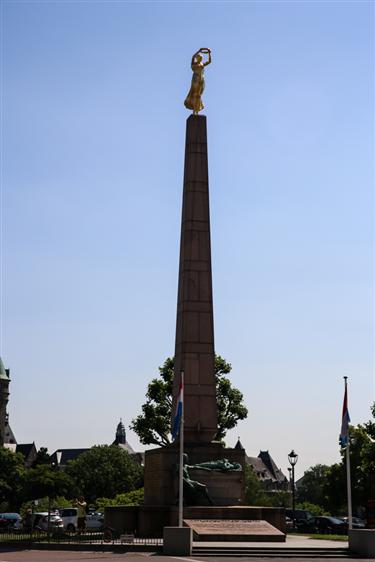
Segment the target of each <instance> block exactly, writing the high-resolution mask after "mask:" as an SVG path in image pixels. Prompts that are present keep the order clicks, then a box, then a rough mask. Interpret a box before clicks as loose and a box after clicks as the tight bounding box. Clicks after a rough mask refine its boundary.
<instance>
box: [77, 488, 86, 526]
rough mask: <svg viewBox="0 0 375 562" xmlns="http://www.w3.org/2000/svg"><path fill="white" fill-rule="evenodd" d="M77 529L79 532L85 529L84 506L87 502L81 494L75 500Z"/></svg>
mask: <svg viewBox="0 0 375 562" xmlns="http://www.w3.org/2000/svg"><path fill="white" fill-rule="evenodd" d="M76 505H77V529H78V532H79V533H82V532H84V530H85V529H86V507H87V503H86V502H85V498H84V497H83V496H81V497H79V498H78V500H77V502H76Z"/></svg>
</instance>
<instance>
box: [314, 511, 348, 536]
mask: <svg viewBox="0 0 375 562" xmlns="http://www.w3.org/2000/svg"><path fill="white" fill-rule="evenodd" d="M315 529H316V532H317V533H324V534H333V535H337V534H338V535H346V534H347V532H348V524H347V523H345V521H343V520H342V519H339V518H338V517H328V516H323V515H321V516H319V517H315Z"/></svg>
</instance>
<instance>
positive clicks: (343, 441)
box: [339, 380, 350, 447]
mask: <svg viewBox="0 0 375 562" xmlns="http://www.w3.org/2000/svg"><path fill="white" fill-rule="evenodd" d="M349 422H350V416H349V410H348V390H347V386H346V380H345V394H344V403H343V406H342V423H341V432H340V437H339V442H340V445H341V447H346V445H347V444H348V440H349Z"/></svg>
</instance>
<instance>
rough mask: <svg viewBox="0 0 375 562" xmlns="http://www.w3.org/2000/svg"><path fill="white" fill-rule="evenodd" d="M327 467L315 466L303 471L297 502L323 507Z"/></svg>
mask: <svg viewBox="0 0 375 562" xmlns="http://www.w3.org/2000/svg"><path fill="white" fill-rule="evenodd" d="M328 472H329V466H327V465H325V464H317V465H315V466H312V467H311V468H309V469H308V470H306V471H305V473H304V475H303V479H302V482H301V483H300V485H299V486H298V490H297V501H299V502H301V503H303V502H309V503H311V504H315V505H319V506H323V505H325V486H326V482H327V475H328Z"/></svg>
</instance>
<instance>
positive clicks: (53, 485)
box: [24, 464, 76, 500]
mask: <svg viewBox="0 0 375 562" xmlns="http://www.w3.org/2000/svg"><path fill="white" fill-rule="evenodd" d="M75 492H76V489H75V485H74V482H73V480H72V479H71V478H70V477H69V475H68V474H66V473H65V472H62V471H59V470H54V469H53V468H52V467H51V465H48V464H40V465H37V466H36V467H35V468H30V469H29V470H28V471H27V473H26V478H25V489H24V496H25V499H27V500H35V499H39V498H43V497H44V496H49V497H51V498H56V497H57V496H65V495H68V497H73V496H74V495H75Z"/></svg>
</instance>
